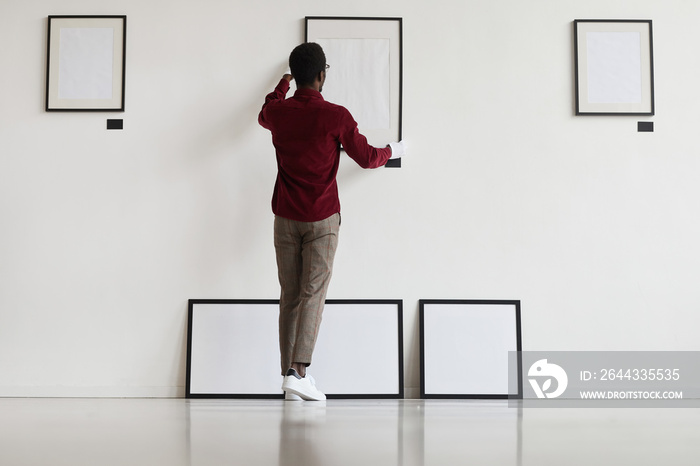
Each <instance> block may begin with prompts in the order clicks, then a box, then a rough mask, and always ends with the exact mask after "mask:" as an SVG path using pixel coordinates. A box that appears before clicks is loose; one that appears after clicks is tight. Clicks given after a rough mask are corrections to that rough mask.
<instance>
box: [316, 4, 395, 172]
mask: <svg viewBox="0 0 700 466" xmlns="http://www.w3.org/2000/svg"><path fill="white" fill-rule="evenodd" d="M324 29H325V30H326V32H329V33H326V34H321V35H322V36H323V39H320V37H319V36H318V34H316V31H322V30H324ZM383 30H385V31H383ZM370 31H371V34H370V35H371V36H372V37H371V38H373V39H376V38H379V37H381V38H388V39H389V40H390V41H391V50H392V51H393V52H395V53H391V54H390V57H391V58H390V62H391V63H390V66H389V68H390V69H389V74H390V76H389V79H390V81H391V83H396V85H395V87H396V89H395V90H394V89H393V88H391V86H389V87H390V88H391V90H390V96H391V97H390V102H389V107H390V113H391V115H392V123H391V126H390V128H389V129H388V130H377V131H376V132H375V131H374V130H367V129H366V128H363V122H362V121H358V123H359V125H360V131H361V132H362V133H363V134H365V136H367V139H368V140H369V142H370V144H372V145H374V146H377V147H384V146H386V145H387V144H389V143H390V142H398V141H401V140H402V136H403V134H402V131H403V18H400V17H356V16H351V17H343V16H307V17H305V27H304V40H305V41H306V42H321V45H322V46H323V45H324V44H323V43H322V41H324V40H333V39H365V38H368V37H367V33H368V32H370ZM394 42H395V43H394ZM325 48H326V47H324V49H325ZM327 52H328V50H327ZM331 53H332V52H331ZM327 55H328V53H327ZM330 61H332V57H331V58H329V63H330ZM331 67H332V68H331V70H330V72H331V73H332V72H333V68H338V64H337V63H336V64H335V65H333V64H331ZM363 71H364V73H363V74H364V75H367V70H366V69H363ZM376 82H382V80H376ZM328 87H329V84H328V82H327V84H326V90H328ZM343 100H344V99H343V98H342V97H341V98H340V101H335V100H333V99H331V101H333V103H337V104H340V105H343V106H346V102H344V101H343ZM360 105H362V104H360ZM350 110H351V113H352V109H350ZM353 116H354V117H355V118H356V119H358V115H355V114H353ZM394 119H395V120H396V122H395V123H394V122H393V120H394ZM385 167H388V168H400V167H401V159H400V158H396V159H391V160H389V161H388V162H387V164H386V165H385Z"/></svg>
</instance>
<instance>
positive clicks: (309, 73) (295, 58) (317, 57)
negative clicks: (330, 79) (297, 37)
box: [289, 42, 326, 86]
mask: <svg viewBox="0 0 700 466" xmlns="http://www.w3.org/2000/svg"><path fill="white" fill-rule="evenodd" d="M289 69H290V70H291V72H292V76H294V79H295V80H296V82H297V86H309V85H311V84H313V83H314V80H315V79H316V76H318V73H320V72H321V71H325V69H326V54H325V53H323V49H322V48H321V46H320V45H318V44H317V43H315V42H306V43H303V44H301V45H298V46H296V47H295V48H294V50H292V53H291V54H290V55H289Z"/></svg>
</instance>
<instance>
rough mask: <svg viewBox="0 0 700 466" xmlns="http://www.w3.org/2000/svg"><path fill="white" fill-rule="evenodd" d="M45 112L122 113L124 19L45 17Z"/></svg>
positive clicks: (124, 76) (124, 52)
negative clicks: (46, 38) (46, 27)
mask: <svg viewBox="0 0 700 466" xmlns="http://www.w3.org/2000/svg"><path fill="white" fill-rule="evenodd" d="M46 57H47V58H46V111H47V112H51V111H83V112H89V111H93V112H94V111H97V112H105V111H108V112H116V111H118V112H123V111H124V102H125V82H126V16H124V15H122V16H49V18H48V44H47V51H46Z"/></svg>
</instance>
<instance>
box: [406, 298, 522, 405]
mask: <svg viewBox="0 0 700 466" xmlns="http://www.w3.org/2000/svg"><path fill="white" fill-rule="evenodd" d="M419 318H420V347H421V360H420V364H421V387H420V392H421V393H420V396H421V398H465V399H509V398H518V397H520V396H521V394H522V383H521V377H520V375H521V371H522V369H521V364H520V363H519V358H518V361H517V362H516V363H515V364H514V361H513V360H512V355H513V354H514V353H513V352H517V353H516V354H518V355H519V354H520V351H521V349H522V344H521V331H520V301H508V300H426V299H424V300H420V316H419Z"/></svg>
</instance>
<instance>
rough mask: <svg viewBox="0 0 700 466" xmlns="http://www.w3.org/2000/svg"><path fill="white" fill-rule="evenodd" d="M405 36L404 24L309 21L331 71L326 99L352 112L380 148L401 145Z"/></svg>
mask: <svg viewBox="0 0 700 466" xmlns="http://www.w3.org/2000/svg"><path fill="white" fill-rule="evenodd" d="M402 35H403V20H402V19H401V18H346V17H320V16H309V17H307V18H306V42H316V43H317V44H319V45H320V46H321V47H323V51H324V52H325V54H326V61H327V62H328V64H329V65H330V68H329V69H328V79H327V80H326V82H325V84H324V85H323V96H324V98H325V99H326V100H328V101H329V102H333V103H334V104H338V105H342V106H343V107H345V108H347V109H348V110H349V111H350V113H351V114H352V116H353V117H354V118H355V121H357V124H358V127H359V129H360V132H361V133H362V134H364V135H365V136H367V141H368V142H369V143H370V144H372V145H373V146H376V147H385V146H386V145H387V144H389V143H390V142H397V141H400V140H401V113H402V82H403V64H402V61H403V58H402V54H403V43H402ZM386 166H387V167H400V166H401V159H392V160H390V161H389V162H388V163H387V164H386Z"/></svg>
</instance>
